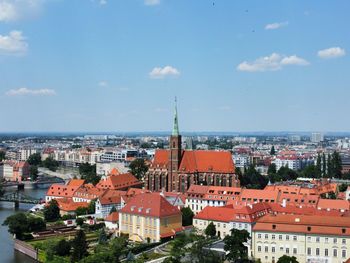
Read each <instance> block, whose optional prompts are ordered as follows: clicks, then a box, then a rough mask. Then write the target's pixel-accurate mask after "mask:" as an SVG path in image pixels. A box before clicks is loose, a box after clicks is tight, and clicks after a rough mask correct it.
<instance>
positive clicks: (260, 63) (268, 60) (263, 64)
mask: <svg viewBox="0 0 350 263" xmlns="http://www.w3.org/2000/svg"><path fill="white" fill-rule="evenodd" d="M309 64H310V63H309V62H307V61H306V60H305V59H303V58H299V57H297V56H296V55H293V56H284V55H280V54H277V53H272V54H271V55H270V56H266V57H261V58H258V59H256V60H255V61H253V62H247V61H243V62H242V63H240V64H239V65H238V66H237V70H239V71H248V72H264V71H276V70H280V69H282V67H283V66H287V65H298V66H306V65H309Z"/></svg>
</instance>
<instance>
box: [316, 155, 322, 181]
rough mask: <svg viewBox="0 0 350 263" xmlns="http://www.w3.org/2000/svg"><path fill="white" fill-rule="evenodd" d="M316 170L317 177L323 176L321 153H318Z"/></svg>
mask: <svg viewBox="0 0 350 263" xmlns="http://www.w3.org/2000/svg"><path fill="white" fill-rule="evenodd" d="M316 172H317V174H316V175H315V177H316V178H320V177H322V158H321V155H320V154H318V155H317V159H316Z"/></svg>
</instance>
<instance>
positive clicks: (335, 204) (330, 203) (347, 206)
mask: <svg viewBox="0 0 350 263" xmlns="http://www.w3.org/2000/svg"><path fill="white" fill-rule="evenodd" d="M317 208H318V209H330V210H332V209H336V210H344V211H348V210H350V201H348V200H336V199H320V200H319V201H318V203H317Z"/></svg>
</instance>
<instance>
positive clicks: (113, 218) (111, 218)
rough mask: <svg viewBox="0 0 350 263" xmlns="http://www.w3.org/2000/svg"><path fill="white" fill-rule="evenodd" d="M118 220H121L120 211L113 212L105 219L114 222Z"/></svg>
mask: <svg viewBox="0 0 350 263" xmlns="http://www.w3.org/2000/svg"><path fill="white" fill-rule="evenodd" d="M118 220H119V213H118V212H112V213H111V214H109V215H108V216H107V217H106V219H105V221H107V222H112V223H115V222H118Z"/></svg>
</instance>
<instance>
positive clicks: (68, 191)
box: [45, 179, 84, 202]
mask: <svg viewBox="0 0 350 263" xmlns="http://www.w3.org/2000/svg"><path fill="white" fill-rule="evenodd" d="M83 184H84V180H80V179H72V180H70V181H69V182H68V183H67V184H65V185H63V184H53V185H51V186H50V188H49V189H48V190H47V192H46V196H45V201H46V202H50V201H51V200H52V199H60V198H73V196H74V194H75V192H76V191H77V190H78V189H79V188H80V187H82V186H83Z"/></svg>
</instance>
